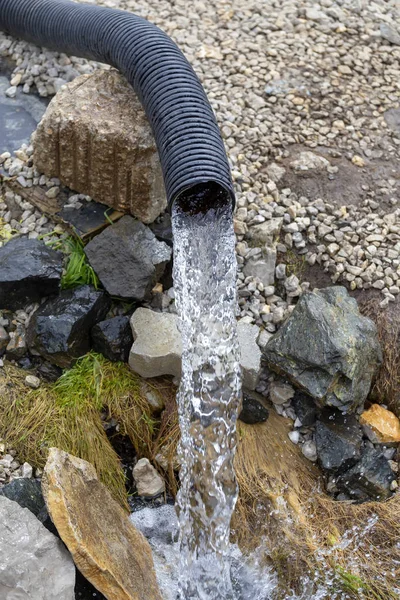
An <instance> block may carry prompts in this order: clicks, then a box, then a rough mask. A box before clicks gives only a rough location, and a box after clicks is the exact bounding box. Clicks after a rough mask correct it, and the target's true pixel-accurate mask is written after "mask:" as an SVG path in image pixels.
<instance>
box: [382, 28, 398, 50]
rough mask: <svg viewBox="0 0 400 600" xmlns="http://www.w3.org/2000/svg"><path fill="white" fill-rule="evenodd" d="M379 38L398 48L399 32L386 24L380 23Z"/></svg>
mask: <svg viewBox="0 0 400 600" xmlns="http://www.w3.org/2000/svg"><path fill="white" fill-rule="evenodd" d="M380 30H381V36H382V37H383V38H384V39H385V40H387V41H388V42H390V43H391V44H394V45H396V46H400V30H399V31H398V30H397V29H395V28H394V27H393V26H392V25H389V24H388V23H381V25H380Z"/></svg>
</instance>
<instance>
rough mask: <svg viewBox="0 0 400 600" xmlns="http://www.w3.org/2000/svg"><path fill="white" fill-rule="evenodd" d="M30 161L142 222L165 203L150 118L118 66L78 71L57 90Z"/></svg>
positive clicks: (38, 131) (163, 206) (78, 190)
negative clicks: (88, 73) (84, 72)
mask: <svg viewBox="0 0 400 600" xmlns="http://www.w3.org/2000/svg"><path fill="white" fill-rule="evenodd" d="M34 163H35V166H36V168H37V169H38V170H39V171H41V172H42V173H45V174H46V175H48V176H49V177H58V178H59V179H60V180H61V181H62V182H63V183H64V184H65V185H67V186H68V187H70V188H71V189H73V190H75V191H77V192H80V193H82V194H88V195H90V196H91V197H92V198H94V199H95V200H97V201H98V202H103V203H104V204H107V205H108V206H113V207H114V208H117V209H119V210H122V211H124V212H130V213H131V214H133V215H134V216H135V217H137V218H138V219H140V220H141V221H143V222H144V223H151V222H152V221H154V219H155V218H156V217H157V216H158V215H159V214H160V213H161V212H162V211H163V210H164V209H165V208H166V196H165V189H164V182H163V177H162V172H161V167H160V162H159V158H158V153H157V148H156V144H155V141H154V137H153V134H152V132H151V128H150V125H149V122H148V120H147V117H146V115H145V113H144V110H143V109H142V107H141V105H140V102H139V100H138V98H137V97H136V94H135V92H134V91H133V89H132V88H131V86H130V85H129V84H128V82H127V81H126V79H125V78H124V77H123V76H122V75H120V73H118V72H117V71H114V70H111V71H102V70H101V71H96V72H94V73H93V74H91V75H82V76H80V77H77V78H76V79H74V81H72V82H71V83H68V84H67V85H66V86H65V87H64V88H63V89H62V90H60V91H59V92H58V94H57V95H56V96H55V98H53V100H52V101H51V102H50V104H49V107H48V108H47V111H46V113H45V115H44V117H43V119H42V120H41V122H40V123H39V126H38V128H37V131H36V135H35V139H34Z"/></svg>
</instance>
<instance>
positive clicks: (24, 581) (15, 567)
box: [0, 496, 75, 600]
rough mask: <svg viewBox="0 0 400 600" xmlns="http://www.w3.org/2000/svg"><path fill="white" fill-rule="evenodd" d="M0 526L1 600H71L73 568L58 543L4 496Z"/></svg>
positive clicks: (25, 509)
mask: <svg viewBox="0 0 400 600" xmlns="http://www.w3.org/2000/svg"><path fill="white" fill-rule="evenodd" d="M0 523H1V524H2V526H1V529H0V556H1V565H0V592H1V600H17V599H21V600H74V598H75V593H74V587H75V566H74V563H73V561H72V558H71V556H70V554H69V552H68V551H67V550H66V548H65V546H64V544H63V543H62V541H61V540H59V539H58V538H57V537H56V536H55V535H53V534H52V533H50V531H48V530H47V529H46V528H45V527H44V526H43V525H42V523H40V521H39V520H38V519H37V518H36V517H35V515H34V514H33V513H31V512H30V511H29V510H28V509H27V508H21V507H20V506H19V504H17V503H16V502H13V501H12V500H9V499H8V498H6V497H4V496H0Z"/></svg>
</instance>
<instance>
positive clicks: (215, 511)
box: [172, 202, 241, 600]
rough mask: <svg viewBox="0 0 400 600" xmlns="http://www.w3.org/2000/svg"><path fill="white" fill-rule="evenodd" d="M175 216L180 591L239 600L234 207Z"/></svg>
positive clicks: (192, 596)
mask: <svg viewBox="0 0 400 600" xmlns="http://www.w3.org/2000/svg"><path fill="white" fill-rule="evenodd" d="M172 223H173V234H174V288H175V301H176V307H177V311H178V315H179V317H180V330H181V334H182V347H183V353H182V378H181V385H180V389H179V393H178V411H179V422H180V428H181V442H180V447H179V458H180V464H181V465H182V467H181V472H180V480H181V487H180V491H179V494H178V498H177V504H178V518H179V525H180V538H179V539H180V581H179V590H178V598H180V599H181V600H233V598H234V590H233V587H232V582H231V576H230V562H229V560H228V550H229V531H230V521H231V516H232V512H233V509H234V507H235V503H236V499H237V484H236V480H235V476H234V470H233V458H234V452H235V447H236V420H237V414H238V408H239V398H240V386H241V379H240V367H239V347H238V341H237V335H236V319H235V313H236V305H237V304H236V258H235V236H234V232H233V220H232V210H231V206H230V205H229V204H228V203H227V202H225V203H221V205H220V206H218V207H217V208H216V209H209V210H206V211H205V212H203V213H197V214H194V212H191V211H190V210H187V207H185V211H182V210H181V209H180V208H179V206H175V207H174V209H173V215H172Z"/></svg>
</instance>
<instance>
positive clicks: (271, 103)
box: [0, 0, 400, 333]
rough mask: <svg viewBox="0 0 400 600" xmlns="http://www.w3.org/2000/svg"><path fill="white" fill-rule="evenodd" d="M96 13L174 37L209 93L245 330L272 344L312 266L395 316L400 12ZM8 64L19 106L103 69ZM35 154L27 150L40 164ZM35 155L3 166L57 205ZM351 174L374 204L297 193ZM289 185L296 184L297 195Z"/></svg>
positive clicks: (161, 6) (38, 57) (240, 8)
mask: <svg viewBox="0 0 400 600" xmlns="http://www.w3.org/2000/svg"><path fill="white" fill-rule="evenodd" d="M92 3H93V4H95V3H96V2H95V1H92ZM97 4H102V5H105V6H109V7H115V8H122V9H126V10H131V11H133V12H135V13H136V14H138V15H141V16H143V17H146V18H148V19H149V20H151V21H153V22H154V23H155V24H157V25H159V26H160V27H162V28H163V29H164V30H165V31H166V32H167V33H169V34H170V35H171V36H172V37H173V38H174V39H175V40H176V42H177V43H178V44H179V45H180V47H181V48H182V50H183V51H184V53H185V54H186V56H187V58H188V59H189V60H190V61H191V63H192V65H193V67H194V68H195V70H196V72H197V73H198V75H199V76H200V78H201V80H202V82H203V84H204V87H205V89H206V91H207V93H208V96H209V99H210V101H211V103H212V105H213V107H214V109H215V111H216V114H217V118H218V120H219V122H220V125H221V131H222V135H223V137H224V140H225V143H226V147H227V150H228V153H229V158H230V161H231V164H232V173H233V178H234V181H235V186H236V191H237V212H236V216H235V219H236V220H235V230H236V233H237V256H238V266H239V280H238V287H239V304H240V310H241V312H240V318H241V319H243V320H244V321H245V322H248V323H256V324H258V325H259V326H260V327H262V328H263V329H264V330H265V331H266V332H269V333H273V332H274V331H275V330H276V328H277V327H278V326H279V324H280V323H281V322H282V321H283V320H284V319H285V318H287V316H288V315H289V314H290V312H291V310H293V305H294V303H295V302H296V299H297V298H298V296H299V295H300V294H301V293H302V292H303V291H304V290H305V289H308V287H309V284H308V283H307V282H304V281H302V279H303V277H302V271H303V270H304V267H305V266H306V265H311V266H312V265H315V264H317V265H320V266H321V268H322V269H324V270H325V271H326V272H327V273H329V275H330V276H331V278H332V281H333V282H336V281H337V282H344V283H346V285H348V286H349V287H350V288H351V289H353V290H355V289H361V288H363V289H368V288H370V287H372V288H375V289H377V290H380V292H381V294H382V304H383V305H385V304H387V303H388V302H390V301H394V300H395V299H396V296H397V295H398V294H399V292H400V258H399V257H400V209H399V208H397V203H398V184H399V179H400V173H399V168H398V166H397V165H398V161H399V158H400V156H399V155H400V125H399V126H397V127H396V126H393V122H396V119H397V123H399V122H400V116H399V115H400V113H396V112H395V113H393V112H392V113H388V112H387V111H396V110H398V109H399V103H400V46H399V45H398V44H397V41H398V40H397V37H396V35H397V34H398V29H399V25H398V24H399V23H400V18H399V17H400V9H399V6H398V3H397V1H396V0H389V1H384V0H375V1H374V2H370V1H368V2H367V1H364V0H353V1H351V0H336V1H334V0H319V1H318V2H317V1H315V0H312V1H311V0H309V1H302V2H298V1H296V0H279V1H275V0H271V1H269V2H268V6H266V3H265V2H263V1H262V0H250V1H246V2H245V1H244V0H233V1H232V0H229V1H228V0H209V1H207V2H203V1H199V0H193V1H192V2H187V1H186V0H175V2H173V3H172V2H170V1H169V0H98V1H97ZM396 24H397V25H396ZM0 54H3V55H8V56H10V57H11V58H12V59H13V60H14V61H15V63H16V67H15V69H14V71H13V73H12V76H11V78H10V88H9V90H8V91H7V93H9V94H13V93H14V92H13V88H15V87H22V89H23V91H24V92H27V93H28V92H30V91H34V90H37V91H38V92H39V94H40V95H42V96H51V95H53V94H54V93H55V92H56V91H57V89H59V87H60V86H61V85H63V83H65V82H67V81H71V80H72V79H73V78H74V77H76V76H77V75H79V74H81V73H90V72H91V71H92V70H93V69H96V68H104V66H102V65H99V64H98V63H92V62H88V61H86V60H83V59H77V58H73V57H67V56H66V55H64V54H58V53H55V52H49V51H47V50H45V49H39V48H35V47H34V46H32V45H30V44H27V43H25V42H20V41H14V40H12V39H11V38H9V37H8V36H5V35H3V34H0ZM387 114H391V119H389V118H388V117H387ZM396 115H397V116H396ZM28 150H29V151H28ZM29 152H30V148H29V149H25V153H26V154H27V155H28V159H29ZM23 154H24V153H22V155H21V156H17V157H16V158H15V159H10V158H7V157H4V155H3V158H2V157H0V162H1V161H3V163H4V166H5V168H6V169H7V168H8V169H9V173H10V174H11V173H12V174H15V175H18V176H19V178H20V182H21V185H23V186H24V187H30V186H31V185H37V184H38V183H40V184H41V185H44V186H46V187H47V188H48V191H47V195H49V196H52V195H53V194H54V195H55V194H56V193H57V190H58V184H59V182H57V181H48V180H47V179H46V178H43V176H42V177H41V176H40V174H39V173H37V172H36V171H35V169H34V168H33V167H29V166H27V164H26V163H27V162H28V164H29V160H28V161H26V160H25V157H24V156H23ZM379 161H381V162H382V163H383V162H384V163H385V164H393V169H392V170H393V172H392V174H391V176H389V177H388V176H387V173H388V171H387V170H386V171H385V172H384V175H385V176H384V177H383V179H381V180H380V179H379V176H377V177H375V180H374V181H375V183H374V185H371V182H370V177H371V176H372V175H373V174H374V173H375V170H377V169H379V167H380V165H381V163H380V162H379ZM396 167H397V169H396ZM347 168H350V169H353V170H354V173H355V176H356V175H357V176H359V175H360V174H362V175H361V184H360V187H361V188H362V190H361V191H360V198H361V199H360V202H358V203H356V204H355V205H352V204H351V203H349V201H348V200H347V198H346V184H344V185H343V184H342V185H343V201H342V203H338V202H337V200H335V201H333V200H332V198H331V197H330V194H329V193H326V194H325V195H323V196H322V197H320V198H313V199H312V198H309V197H308V196H307V194H304V193H303V192H301V191H299V189H298V185H297V183H298V182H299V181H300V178H303V177H304V176H306V177H311V178H314V179H318V178H321V179H323V178H325V179H327V180H330V181H335V182H337V185H341V181H342V177H343V175H344V170H345V169H347ZM371 174H372V175H371ZM288 178H289V180H290V185H287V183H285V181H286V180H287V179H288ZM364 180H365V183H364ZM82 201H85V199H84V198H81V197H79V196H77V195H74V196H73V198H71V199H70V202H69V205H71V206H78V207H79V205H80V203H81V202H82ZM25 204H26V203H25ZM6 209H7V207H3V206H2V205H0V218H2V219H3V220H4V221H5V222H6V227H10V228H11V229H13V230H17V231H19V232H20V233H22V234H25V235H29V236H31V237H33V236H35V235H36V234H38V235H41V234H42V233H45V232H49V230H50V229H51V227H52V225H51V224H50V223H43V222H41V224H40V225H38V224H37V223H38V221H40V219H41V218H42V216H41V215H40V214H38V211H35V209H34V208H33V207H26V209H24V210H25V212H24V214H25V219H24V220H23V221H22V223H21V222H18V223H17V222H16V221H15V220H14V221H13V222H11V219H10V215H9V211H8V210H6ZM27 211H28V212H29V211H32V214H30V215H28V213H27ZM263 224H265V226H264V228H263ZM260 228H261V231H264V234H263V235H265V236H266V238H265V237H264V238H263V237H262V236H260V233H259V230H260ZM265 228H267V229H268V231H267V233H265ZM265 239H266V240H267V246H268V248H269V249H270V248H271V246H274V245H275V246H276V244H277V246H276V248H275V249H276V250H277V254H276V253H275V254H274V255H272V256H271V253H270V251H267V250H266V247H265V246H266V242H265ZM296 256H300V259H299V258H297V259H296ZM301 257H303V258H301ZM285 263H288V266H285ZM271 273H272V280H273V279H274V274H275V281H273V283H271Z"/></svg>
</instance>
